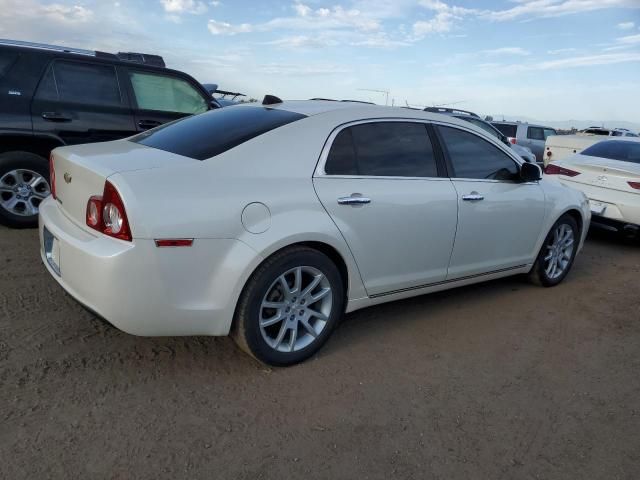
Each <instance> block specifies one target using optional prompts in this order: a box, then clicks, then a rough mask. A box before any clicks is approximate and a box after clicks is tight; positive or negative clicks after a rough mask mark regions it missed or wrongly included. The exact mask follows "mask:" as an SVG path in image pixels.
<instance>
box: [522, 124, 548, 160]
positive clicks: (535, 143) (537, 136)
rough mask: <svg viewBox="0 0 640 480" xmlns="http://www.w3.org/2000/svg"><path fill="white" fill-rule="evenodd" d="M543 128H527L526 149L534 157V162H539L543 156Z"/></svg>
mask: <svg viewBox="0 0 640 480" xmlns="http://www.w3.org/2000/svg"><path fill="white" fill-rule="evenodd" d="M544 141H545V135H544V128H542V127H531V126H528V127H527V144H526V145H527V147H529V148H530V149H531V151H532V152H533V154H534V155H535V156H536V160H537V161H538V162H541V161H542V160H543V155H544Z"/></svg>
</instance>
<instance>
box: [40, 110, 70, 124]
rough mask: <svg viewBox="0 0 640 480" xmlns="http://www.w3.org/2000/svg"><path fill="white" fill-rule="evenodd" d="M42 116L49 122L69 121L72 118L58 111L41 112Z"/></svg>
mask: <svg viewBox="0 0 640 480" xmlns="http://www.w3.org/2000/svg"><path fill="white" fill-rule="evenodd" d="M42 118H44V119H45V120H48V121H49V122H70V121H71V120H73V119H72V118H71V117H68V116H66V115H64V114H62V113H58V112H42Z"/></svg>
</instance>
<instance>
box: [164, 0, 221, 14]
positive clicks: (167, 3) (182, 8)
mask: <svg viewBox="0 0 640 480" xmlns="http://www.w3.org/2000/svg"><path fill="white" fill-rule="evenodd" d="M160 3H161V4H162V7H163V8H164V11H165V12H167V13H169V14H175V15H180V14H182V13H191V14H193V15H201V14H203V13H205V12H206V11H207V5H206V4H205V3H204V2H202V1H199V0H160ZM215 3H217V2H211V4H212V5H214V4H215ZM214 6H216V5H214Z"/></svg>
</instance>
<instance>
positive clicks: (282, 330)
mask: <svg viewBox="0 0 640 480" xmlns="http://www.w3.org/2000/svg"><path fill="white" fill-rule="evenodd" d="M286 333H287V322H282V326H281V327H280V331H279V332H278V336H277V337H276V339H275V340H274V342H273V348H275V349H276V350H277V349H278V347H279V346H280V344H281V343H282V340H284V336H285V334H286Z"/></svg>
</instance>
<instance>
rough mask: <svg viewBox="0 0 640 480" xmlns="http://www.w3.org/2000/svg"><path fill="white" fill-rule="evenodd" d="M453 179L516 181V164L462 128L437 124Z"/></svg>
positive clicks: (501, 152) (504, 154) (497, 149)
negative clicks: (449, 162) (447, 155)
mask: <svg viewBox="0 0 640 480" xmlns="http://www.w3.org/2000/svg"><path fill="white" fill-rule="evenodd" d="M438 130H439V131H440V134H441V136H442V140H443V142H444V147H445V149H446V151H447V153H448V154H449V159H450V161H451V165H452V167H453V175H452V176H453V177H455V178H478V179H488V180H516V179H517V178H518V166H517V164H516V162H514V161H513V160H512V159H511V157H509V156H508V155H507V154H506V153H504V152H503V151H501V150H500V149H499V148H497V147H495V146H494V145H491V144H490V143H489V142H487V141H486V140H484V139H482V138H480V137H479V136H477V135H474V134H472V133H469V132H465V131H463V130H458V129H457V128H450V127H440V126H439V127H438Z"/></svg>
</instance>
